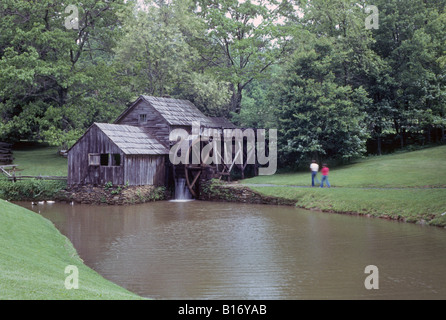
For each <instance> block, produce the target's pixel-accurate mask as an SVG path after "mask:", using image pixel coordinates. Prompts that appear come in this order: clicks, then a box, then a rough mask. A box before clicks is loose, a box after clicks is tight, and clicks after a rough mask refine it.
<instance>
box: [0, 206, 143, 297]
mask: <svg viewBox="0 0 446 320" xmlns="http://www.w3.org/2000/svg"><path fill="white" fill-rule="evenodd" d="M0 257H1V259H0V299H14V300H24V299H26V300H35V299H38V300H44V299H45V300H46V299H50V300H59V299H70V300H89V299H94V300H99V299H108V300H111V299H140V297H138V296H137V295H135V294H133V293H131V292H128V291H127V290H125V289H123V288H121V287H119V286H117V285H115V284H113V283H111V282H109V281H107V280H106V279H104V278H102V277H101V276H100V275H99V274H97V273H96V272H95V271H93V270H92V269H90V268H88V267H87V266H85V265H84V264H83V262H82V260H81V259H80V258H79V257H78V255H77V253H76V251H75V249H74V248H73V246H72V244H71V243H70V241H69V240H68V239H67V238H66V237H64V236H63V235H61V234H60V232H59V231H58V230H57V229H56V228H55V227H54V225H53V224H52V223H51V222H50V221H48V220H46V219H44V218H42V217H41V216H39V215H37V214H35V213H33V212H31V211H29V210H26V209H24V208H21V207H18V206H16V205H13V204H11V203H7V202H5V201H3V200H0ZM70 265H73V266H76V267H78V270H79V289H77V290H67V289H66V288H65V279H66V277H67V276H68V275H69V274H65V268H66V267H67V266H70Z"/></svg>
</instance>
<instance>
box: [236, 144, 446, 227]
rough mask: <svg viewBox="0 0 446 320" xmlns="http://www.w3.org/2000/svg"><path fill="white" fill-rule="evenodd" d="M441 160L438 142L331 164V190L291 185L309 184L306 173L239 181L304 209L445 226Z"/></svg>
mask: <svg viewBox="0 0 446 320" xmlns="http://www.w3.org/2000/svg"><path fill="white" fill-rule="evenodd" d="M445 163H446V146H441V147H435V148H430V149H425V150H419V151H413V152H408V153H401V154H393V155H386V156H381V157H371V158H368V159H364V160H362V161H358V162H357V163H355V164H352V165H349V166H343V167H339V168H332V169H331V171H330V176H329V180H330V183H331V185H332V186H333V188H330V189H327V188H324V189H321V188H298V187H295V186H310V185H311V175H310V174H309V172H294V173H288V174H277V175H274V176H259V177H256V178H252V179H246V180H244V181H243V183H244V184H249V185H250V188H251V189H253V190H255V191H257V192H260V193H261V194H264V195H267V196H276V197H282V198H285V199H291V200H294V201H296V203H297V205H298V206H300V207H302V208H307V209H320V210H324V211H331V212H340V213H358V214H364V215H371V216H375V217H384V218H391V219H398V220H403V221H407V222H425V223H427V224H431V225H435V226H446V215H442V214H443V213H444V212H446V189H445V187H446V172H445V170H444V165H445ZM319 178H320V175H319ZM262 185H273V186H262ZM274 185H276V186H274Z"/></svg>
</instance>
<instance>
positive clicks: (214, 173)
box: [184, 138, 255, 198]
mask: <svg viewBox="0 0 446 320" xmlns="http://www.w3.org/2000/svg"><path fill="white" fill-rule="evenodd" d="M216 143H221V141H219V140H212V139H210V140H209V141H201V139H200V138H195V139H192V140H191V141H189V146H188V149H187V154H186V159H187V160H188V163H187V164H184V175H185V178H186V184H187V187H188V189H189V191H190V193H191V194H192V196H193V197H194V198H197V196H198V190H199V183H200V180H210V179H220V180H221V179H222V178H223V177H225V178H226V179H227V180H230V175H231V171H232V170H233V169H234V168H235V167H238V168H240V170H241V172H242V177H244V170H245V168H246V166H247V160H248V157H250V156H252V155H253V154H254V153H255V149H254V148H251V149H248V148H246V147H244V146H243V142H242V141H238V142H236V143H238V144H239V146H238V148H235V145H233V148H232V155H231V156H232V161H231V163H225V161H224V155H223V154H222V153H223V152H222V151H221V150H223V147H222V146H221V145H220V148H218V147H217V145H216ZM209 144H214V145H213V147H212V155H211V154H209V153H208V154H207V155H206V157H205V158H204V159H202V151H203V149H204V148H206V146H208V147H209ZM211 156H212V158H213V159H212V160H213V161H211V162H209V161H208V160H209V158H210V157H211ZM193 160H195V161H193ZM237 160H239V161H240V160H241V162H242V164H240V163H237ZM194 162H195V163H194Z"/></svg>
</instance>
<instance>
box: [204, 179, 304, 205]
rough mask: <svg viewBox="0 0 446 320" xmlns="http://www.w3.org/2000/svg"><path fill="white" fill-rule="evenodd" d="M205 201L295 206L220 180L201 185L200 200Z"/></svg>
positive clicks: (294, 203) (292, 203) (284, 200)
mask: <svg viewBox="0 0 446 320" xmlns="http://www.w3.org/2000/svg"><path fill="white" fill-rule="evenodd" d="M199 200H204V201H222V202H239V203H251V204H270V205H287V206H295V205H296V202H295V201H293V200H287V199H281V198H276V197H268V196H265V195H262V194H260V193H257V192H255V191H253V190H251V189H249V188H248V187H246V186H241V185H238V184H236V183H226V182H221V181H218V180H211V181H206V182H204V183H202V184H201V185H200V199H199Z"/></svg>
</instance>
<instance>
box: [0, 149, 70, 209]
mask: <svg viewBox="0 0 446 320" xmlns="http://www.w3.org/2000/svg"><path fill="white" fill-rule="evenodd" d="M13 151H14V164H15V165H17V166H18V167H17V171H16V175H17V176H39V175H42V176H60V177H66V176H67V171H68V165H67V163H68V162H67V159H66V158H64V157H62V156H60V155H58V149H57V148H54V147H48V146H47V145H45V144H39V143H22V144H19V145H17V146H16V147H15V148H14V150H13ZM66 186H67V185H66V181H57V180H56V181H54V180H37V179H26V180H20V181H17V182H16V183H11V182H10V181H8V180H7V179H6V177H4V176H2V175H0V199H5V200H9V201H22V200H23V201H28V200H30V201H31V200H36V201H39V200H54V198H55V196H56V195H57V194H58V192H59V191H60V190H63V189H65V188H66Z"/></svg>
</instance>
